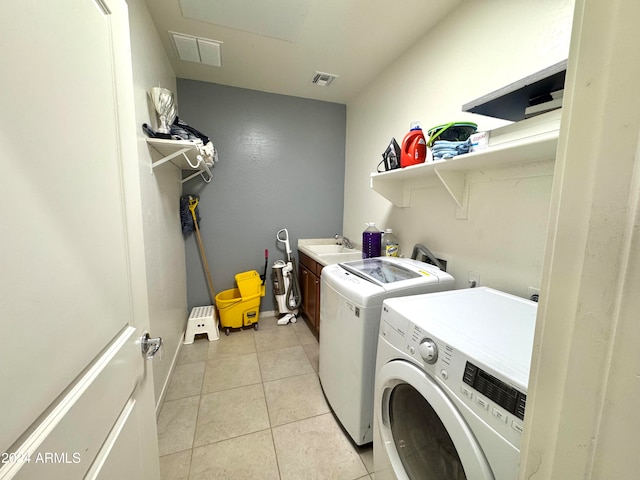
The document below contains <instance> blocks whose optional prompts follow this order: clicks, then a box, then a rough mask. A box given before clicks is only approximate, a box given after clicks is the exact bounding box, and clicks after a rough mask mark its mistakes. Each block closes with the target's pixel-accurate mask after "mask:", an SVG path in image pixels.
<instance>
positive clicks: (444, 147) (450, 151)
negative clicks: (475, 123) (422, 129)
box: [431, 140, 471, 160]
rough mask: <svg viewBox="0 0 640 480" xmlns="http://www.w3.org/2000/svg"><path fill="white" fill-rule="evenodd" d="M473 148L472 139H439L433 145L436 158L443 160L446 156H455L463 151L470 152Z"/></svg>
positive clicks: (432, 148) (432, 150) (432, 149)
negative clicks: (452, 140)
mask: <svg viewBox="0 0 640 480" xmlns="http://www.w3.org/2000/svg"><path fill="white" fill-rule="evenodd" d="M470 148H471V140H466V141H464V142H448V141H447V140H437V141H436V142H434V143H433V146H432V147H431V152H432V153H433V159H434V160H441V159H445V158H453V157H455V156H456V155H461V154H463V153H469V149H470Z"/></svg>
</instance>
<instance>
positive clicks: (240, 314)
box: [216, 270, 265, 335]
mask: <svg viewBox="0 0 640 480" xmlns="http://www.w3.org/2000/svg"><path fill="white" fill-rule="evenodd" d="M236 284H237V285H238V286H237V288H231V289H229V290H224V291H222V292H220V293H219V294H218V295H216V306H217V307H218V313H219V315H218V318H219V319H220V326H222V327H223V328H224V329H225V334H226V335H229V331H230V330H231V329H232V328H240V327H246V326H249V325H253V328H254V329H256V330H258V317H259V314H260V299H261V298H262V297H264V292H265V286H264V285H263V284H262V279H261V278H260V274H259V273H258V272H256V271H255V270H250V271H248V272H242V273H238V274H237V275H236Z"/></svg>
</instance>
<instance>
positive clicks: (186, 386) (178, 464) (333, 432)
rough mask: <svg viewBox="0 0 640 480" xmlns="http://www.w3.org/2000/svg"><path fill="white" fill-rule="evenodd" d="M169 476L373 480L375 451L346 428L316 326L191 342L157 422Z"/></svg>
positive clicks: (269, 325)
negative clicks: (328, 384) (327, 393)
mask: <svg viewBox="0 0 640 480" xmlns="http://www.w3.org/2000/svg"><path fill="white" fill-rule="evenodd" d="M158 441H159V445H160V470H161V474H162V475H161V476H162V480H207V479H211V480H213V479H215V480H224V479H241V480H249V479H259V480H263V479H264V480H269V479H274V480H278V479H280V480H302V479H318V480H325V479H336V480H356V479H362V480H372V479H373V478H374V475H373V473H370V472H372V471H373V452H372V449H371V447H370V446H369V447H362V448H359V447H356V446H355V445H354V444H353V443H352V442H351V441H350V439H349V438H348V437H347V435H346V434H345V433H344V432H343V430H342V429H341V427H340V426H339V424H338V423H337V421H336V419H335V418H334V416H333V414H332V413H331V411H330V409H329V406H328V404H327V402H326V400H325V398H324V395H323V393H322V389H321V387H320V382H319V380H318V342H317V340H316V338H315V337H314V335H313V334H312V333H311V331H310V330H309V328H308V327H307V324H306V323H305V322H304V321H303V320H299V321H298V322H297V323H295V324H289V325H286V326H278V325H277V323H276V319H275V318H273V317H266V318H261V319H260V322H259V330H257V331H255V330H253V329H246V330H235V331H232V332H231V334H230V335H229V336H228V337H227V336H225V335H224V333H223V332H221V335H220V339H219V340H216V341H213V342H209V341H208V339H207V338H206V336H198V337H196V340H195V342H194V343H193V344H191V345H183V346H182V350H181V351H180V356H179V358H178V361H177V365H176V367H175V370H174V373H173V376H172V379H171V382H170V384H169V387H168V389H167V394H166V397H165V401H164V404H163V406H162V409H161V411H160V415H159V417H158Z"/></svg>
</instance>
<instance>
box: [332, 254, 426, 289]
mask: <svg viewBox="0 0 640 480" xmlns="http://www.w3.org/2000/svg"><path fill="white" fill-rule="evenodd" d="M340 266H341V267H342V268H344V269H345V270H347V271H349V272H351V273H353V274H354V275H358V276H359V277H362V278H364V279H365V280H368V281H370V282H372V283H375V284H378V285H386V284H388V283H395V282H402V281H405V280H411V279H413V278H419V277H421V276H422V274H420V273H419V272H417V271H415V270H410V269H408V268H406V267H405V266H403V265H399V264H397V263H391V262H389V261H387V260H383V259H382V258H364V259H362V260H354V261H352V262H346V263H341V264H340Z"/></svg>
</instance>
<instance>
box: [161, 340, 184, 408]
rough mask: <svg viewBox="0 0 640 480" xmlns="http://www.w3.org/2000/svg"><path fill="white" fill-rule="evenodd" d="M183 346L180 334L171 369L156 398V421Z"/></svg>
mask: <svg viewBox="0 0 640 480" xmlns="http://www.w3.org/2000/svg"><path fill="white" fill-rule="evenodd" d="M183 344H184V332H182V336H181V337H180V341H179V342H178V348H176V351H175V353H174V355H173V358H172V359H171V368H169V374H168V375H167V378H166V379H165V381H164V384H163V385H162V390H161V391H160V396H159V397H158V401H157V402H156V419H157V418H158V416H159V415H160V409H161V408H162V404H163V403H164V397H165V396H166V395H167V390H168V389H169V382H171V377H172V376H173V371H174V370H175V368H176V363H177V362H178V356H179V355H180V350H181V349H182V345H183Z"/></svg>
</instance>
